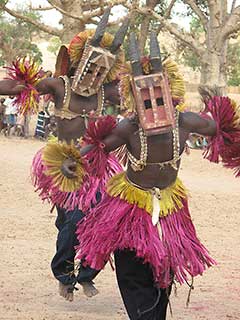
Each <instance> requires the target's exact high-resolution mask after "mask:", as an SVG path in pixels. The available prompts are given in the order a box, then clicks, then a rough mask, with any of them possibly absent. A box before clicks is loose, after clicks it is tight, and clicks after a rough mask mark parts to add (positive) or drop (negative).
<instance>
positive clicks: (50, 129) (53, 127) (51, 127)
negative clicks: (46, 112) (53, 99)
mask: <svg viewBox="0 0 240 320" xmlns="http://www.w3.org/2000/svg"><path fill="white" fill-rule="evenodd" d="M57 136H58V128H57V121H56V117H55V116H54V115H52V116H50V122H49V124H47V125H46V127H45V139H49V138H53V137H57Z"/></svg>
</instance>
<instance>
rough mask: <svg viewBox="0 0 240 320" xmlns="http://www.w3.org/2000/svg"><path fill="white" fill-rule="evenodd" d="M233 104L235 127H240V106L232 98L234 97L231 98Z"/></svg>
mask: <svg viewBox="0 0 240 320" xmlns="http://www.w3.org/2000/svg"><path fill="white" fill-rule="evenodd" d="M231 104H232V107H233V109H234V111H235V115H234V119H233V125H234V127H235V128H239V127H240V106H239V105H237V103H236V101H235V100H232V99H231Z"/></svg>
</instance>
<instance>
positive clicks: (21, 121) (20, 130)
mask: <svg viewBox="0 0 240 320" xmlns="http://www.w3.org/2000/svg"><path fill="white" fill-rule="evenodd" d="M29 119H30V116H29V115H18V116H17V122H16V126H15V134H16V135H17V136H18V137H23V138H28V136H29Z"/></svg>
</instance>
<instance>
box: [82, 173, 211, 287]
mask: <svg viewBox="0 0 240 320" xmlns="http://www.w3.org/2000/svg"><path fill="white" fill-rule="evenodd" d="M160 193H161V200H159V205H160V209H159V222H158V224H157V225H154V224H153V222H152V214H153V211H154V208H153V206H154V201H153V197H154V196H153V193H152V190H151V189H150V190H142V189H139V188H138V187H136V185H132V184H131V182H129V181H128V180H127V179H126V176H125V173H120V174H118V175H116V176H114V177H113V178H112V179H110V181H109V183H108V189H107V193H105V195H104V197H103V200H102V201H101V202H100V203H99V204H98V205H97V206H96V207H95V208H94V209H93V210H92V211H91V213H90V214H89V215H88V216H86V218H85V219H83V221H82V222H80V223H79V225H78V229H77V235H78V240H79V243H80V244H79V245H78V246H77V248H76V249H77V258H79V259H85V263H86V264H88V265H89V266H91V267H92V268H94V269H98V270H100V269H102V268H103V267H104V265H105V264H106V262H107V261H108V260H109V258H110V255H111V254H112V253H113V252H114V251H115V250H118V249H119V250H124V249H128V250H132V251H135V253H136V256H137V257H140V258H142V259H143V260H144V263H149V264H150V265H151V267H152V270H153V274H154V277H155V281H156V283H157V284H158V286H160V287H161V288H166V287H168V286H169V284H170V282H171V279H172V278H171V277H170V273H173V274H174V277H175V279H176V280H177V281H178V282H179V283H180V284H182V283H184V282H186V281H188V278H189V277H195V276H197V275H201V274H202V273H203V272H204V270H205V269H206V268H208V267H210V266H212V265H214V264H215V261H214V260H213V259H212V258H211V257H210V256H209V253H208V251H207V249H206V248H205V247H204V246H203V245H202V244H201V242H200V240H199V239H198V237H197V235H196V231H195V228H194V225H193V223H192V220H191V217H190V213H189V209H188V204H187V195H186V190H185V188H184V186H183V185H182V183H181V181H180V180H179V179H177V180H176V182H175V183H174V184H173V185H172V186H170V187H168V188H166V189H164V190H161V191H160Z"/></svg>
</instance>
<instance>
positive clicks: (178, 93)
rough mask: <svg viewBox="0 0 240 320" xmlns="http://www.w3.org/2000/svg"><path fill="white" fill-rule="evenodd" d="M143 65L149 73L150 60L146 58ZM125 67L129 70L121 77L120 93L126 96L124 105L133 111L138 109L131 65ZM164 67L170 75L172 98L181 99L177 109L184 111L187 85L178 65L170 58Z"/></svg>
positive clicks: (164, 63)
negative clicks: (133, 88) (133, 92)
mask: <svg viewBox="0 0 240 320" xmlns="http://www.w3.org/2000/svg"><path fill="white" fill-rule="evenodd" d="M142 65H143V68H144V72H145V73H146V74H149V73H150V72H151V67H150V66H149V61H148V60H146V59H145V60H144V62H142ZM125 68H126V70H127V71H126V72H125V74H124V72H123V73H122V77H120V93H121V95H123V97H124V106H125V107H126V108H127V109H128V110H131V111H133V110H136V108H135V103H134V99H133V95H132V90H131V79H132V78H131V66H130V65H129V64H128V65H126V67H125ZM163 68H164V70H165V71H166V72H167V75H168V79H169V83H170V90H171V95H172V98H173V99H177V100H179V103H178V106H177V109H178V111H180V112H182V111H184V110H185V108H186V107H185V104H184V96H185V86H184V80H183V77H182V75H181V73H180V72H179V70H178V65H177V64H176V62H174V61H173V60H171V59H169V58H168V59H166V60H165V61H164V62H163Z"/></svg>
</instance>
